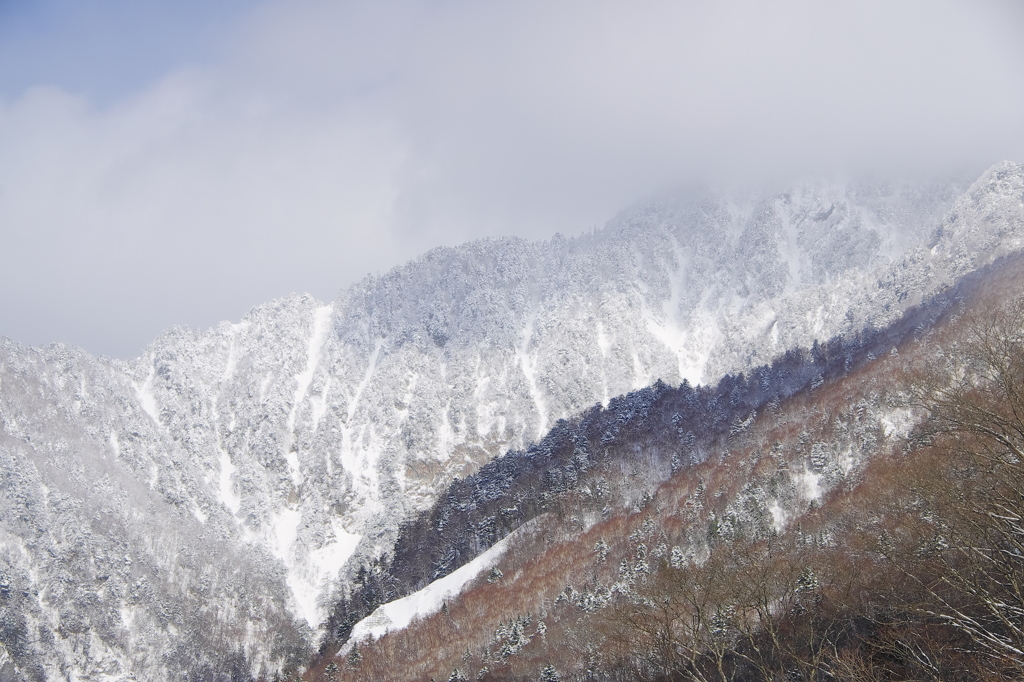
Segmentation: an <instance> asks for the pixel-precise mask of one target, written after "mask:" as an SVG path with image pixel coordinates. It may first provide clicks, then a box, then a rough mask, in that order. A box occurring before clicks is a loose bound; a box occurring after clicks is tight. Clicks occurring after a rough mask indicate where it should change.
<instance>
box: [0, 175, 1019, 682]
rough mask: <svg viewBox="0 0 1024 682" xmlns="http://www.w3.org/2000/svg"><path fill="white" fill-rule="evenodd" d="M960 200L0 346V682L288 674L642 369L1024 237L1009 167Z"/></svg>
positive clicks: (798, 323)
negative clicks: (207, 326)
mask: <svg viewBox="0 0 1024 682" xmlns="http://www.w3.org/2000/svg"><path fill="white" fill-rule="evenodd" d="M962 189H963V188H962V187H960V186H958V185H957V184H956V183H944V184H936V185H931V186H926V187H921V186H900V185H870V186H868V185H842V184H835V183H824V182H823V183H805V184H801V185H797V186H794V187H792V188H790V189H789V190H787V191H785V192H780V193H769V194H760V195H758V194H751V195H742V196H723V195H714V194H711V193H695V192H690V193H682V194H673V195H670V196H666V197H665V198H662V199H659V200H655V201H652V202H648V203H645V204H642V205H640V206H638V207H636V208H634V209H631V210H629V211H626V212H624V213H623V214H622V215H621V216H620V217H618V218H616V219H615V220H613V221H612V222H610V223H609V225H608V226H606V227H605V228H604V229H602V230H600V231H596V232H594V233H592V234H588V235H584V236H581V237H577V238H573V239H566V238H562V237H558V236H556V237H555V238H554V239H552V240H550V241H547V242H542V243H529V242H525V241H522V240H518V239H500V240H483V241H478V242H472V243H469V244H465V245H462V246H459V247H456V248H440V249H435V250H433V251H431V252H429V253H427V254H425V255H424V256H422V257H421V258H419V259H417V260H415V261H413V262H411V263H408V264H406V265H404V266H401V267H398V268H395V269H394V270H392V271H391V272H389V273H387V274H385V275H383V276H370V277H367V278H366V279H364V280H363V281H361V282H360V283H358V284H356V285H355V286H353V287H351V288H350V289H348V290H346V291H343V292H342V293H341V294H340V295H339V297H338V298H337V299H336V300H335V301H333V302H331V303H329V304H324V303H321V302H318V301H316V300H314V299H313V298H311V297H309V296H294V297H289V298H285V299H280V300H277V301H274V302H271V303H269V304H266V305H264V306H260V307H258V308H255V309H253V310H252V311H251V312H250V313H249V314H248V315H247V316H246V317H245V318H244V319H243V320H242V321H241V322H239V323H237V324H228V323H225V324H223V325H221V326H220V327H218V328H216V329H212V330H206V331H192V330H187V329H174V330H171V331H169V332H167V333H166V334H164V335H163V336H161V337H160V338H159V339H157V340H156V341H155V342H154V343H153V345H152V346H151V347H150V348H149V349H148V350H147V352H146V353H145V354H144V355H143V356H142V357H140V358H138V359H136V360H134V361H130V362H121V361H111V360H106V359H97V358H93V357H91V356H89V355H87V354H85V353H83V352H80V351H77V350H75V349H71V348H67V347H63V346H50V347H47V348H42V349H31V348H25V347H21V346H19V345H17V344H15V343H14V342H12V341H7V340H0V426H2V430H0V459H2V464H0V476H2V477H3V478H2V483H0V486H2V487H0V490H2V496H0V599H2V600H3V601H2V602H0V604H2V606H3V611H2V612H0V643H2V644H3V647H4V648H3V649H0V675H3V674H5V671H6V672H11V671H14V670H15V668H17V670H19V671H20V674H22V675H24V676H25V677H26V678H29V679H31V678H32V677H69V676H71V675H72V674H73V675H75V676H76V677H77V678H78V679H161V678H169V677H171V676H174V675H178V674H180V673H182V672H191V673H201V672H203V671H208V672H212V671H218V672H229V673H233V674H234V673H237V674H240V675H247V674H248V675H254V676H258V675H270V674H273V673H275V672H276V671H279V670H281V669H283V668H287V667H290V666H292V665H295V664H298V663H300V662H301V661H302V660H303V658H302V657H303V656H304V655H306V654H307V653H308V651H309V650H310V649H309V645H310V643H311V642H313V641H314V640H315V638H316V637H317V634H316V629H317V627H318V626H319V624H320V623H321V621H322V619H323V618H324V616H325V614H326V606H327V605H328V604H329V603H330V601H331V599H332V598H333V597H334V596H335V595H336V594H337V593H338V590H339V589H341V587H342V586H343V585H344V584H345V580H346V578H347V577H350V576H351V574H352V572H353V571H354V570H355V569H356V567H358V565H360V563H361V562H362V561H364V560H365V559H367V558H370V557H373V556H377V555H379V554H381V553H384V552H386V551H387V550H388V549H389V547H390V546H391V545H392V544H393V541H394V539H395V532H396V529H397V526H398V523H399V521H400V520H402V519H403V518H407V517H408V516H409V515H411V514H413V513H415V512H417V511H419V510H422V509H425V508H426V507H427V506H428V505H429V504H430V503H431V502H432V501H433V500H434V499H435V497H436V495H437V494H438V493H439V492H440V491H441V490H443V489H444V487H445V486H446V485H447V484H448V483H449V482H450V481H452V480H453V478H455V477H457V476H463V475H465V474H466V473H469V472H471V471H473V470H475V469H476V468H478V467H479V466H480V465H481V464H482V463H484V462H485V461H487V460H489V459H491V458H493V457H494V456H496V455H498V454H500V453H502V452H504V451H505V450H506V449H508V448H512V447H521V446H522V445H523V444H524V443H526V442H529V441H532V440H535V439H537V438H538V437H539V436H540V435H542V434H543V433H545V431H546V430H547V429H548V428H549V427H550V426H552V425H553V424H554V422H555V421H556V420H558V419H559V418H561V417H565V416H569V415H571V414H574V413H576V412H578V411H580V410H582V409H584V408H586V407H588V406H590V405H592V404H594V403H595V402H602V401H607V400H609V399H610V398H611V397H613V396H616V395H619V394H621V393H624V392H626V391H629V390H632V389H636V388H639V387H641V386H644V385H647V384H650V383H652V382H653V381H655V380H656V379H659V378H660V379H662V380H663V381H665V382H667V383H669V384H675V383H679V382H681V381H682V380H683V379H687V380H689V381H690V382H691V383H698V382H705V381H710V380H713V379H715V378H717V377H718V376H720V375H721V374H723V373H725V372H730V371H736V370H742V369H744V368H747V367H751V366H754V365H758V364H762V363H765V362H768V361H770V360H771V359H772V358H773V357H774V356H775V355H777V354H778V353H780V352H782V351H784V350H785V349H787V348H789V347H791V346H793V345H797V344H800V345H804V346H809V345H810V344H811V343H812V341H813V340H814V339H826V338H829V337H831V336H834V335H836V334H841V333H851V332H856V331H858V330H860V329H863V328H865V327H869V326H881V325H884V324H886V323H888V322H891V321H892V320H894V319H895V318H896V317H897V316H898V315H899V314H900V312H901V311H903V310H904V309H905V308H906V307H907V306H909V305H912V304H913V303H916V302H918V301H920V300H921V298H922V297H923V296H926V295H928V294H930V293H933V292H935V291H938V290H940V289H941V288H943V287H944V286H946V285H948V284H949V283H951V282H952V281H953V280H954V279H955V278H956V277H958V276H960V275H962V274H964V273H966V272H968V271H970V270H972V269H974V268H976V267H978V266H981V265H983V264H986V263H988V262H991V261H992V260H993V259H994V258H996V257H998V256H1000V255H1003V254H1005V253H1009V252H1011V251H1014V250H1017V249H1019V248H1021V247H1022V246H1024V169H1022V168H1021V167H1020V166H1018V165H1015V164H1010V163H1004V164H1000V165H998V166H996V167H994V168H992V169H990V170H989V171H988V172H986V173H985V174H984V175H983V176H982V177H981V178H980V179H979V180H978V181H977V182H975V183H974V184H973V185H972V186H971V187H970V189H968V190H967V191H966V193H963V194H960V193H961V191H962ZM11 674H14V673H11ZM15 679H17V678H15Z"/></svg>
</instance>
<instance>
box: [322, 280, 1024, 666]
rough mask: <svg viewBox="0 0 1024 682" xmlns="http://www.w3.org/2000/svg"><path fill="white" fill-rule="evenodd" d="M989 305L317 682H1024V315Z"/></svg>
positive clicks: (771, 417)
mask: <svg viewBox="0 0 1024 682" xmlns="http://www.w3.org/2000/svg"><path fill="white" fill-rule="evenodd" d="M1004 286H1005V287H1006V288H1007V289H1008V290H1010V291H1019V290H1020V276H1019V275H1018V276H1016V278H1015V279H1009V280H1006V281H1005V282H1004ZM996 294H997V295H992V296H990V300H988V301H987V302H986V303H984V304H982V303H975V304H972V306H973V307H974V308H975V310H976V311H977V312H974V313H972V314H969V315H964V316H963V317H961V318H959V319H955V320H953V321H952V322H950V323H948V324H946V325H944V326H943V327H942V328H941V329H938V330H935V331H934V332H933V333H932V334H931V335H930V336H929V337H928V338H927V339H925V340H923V341H918V342H914V343H911V344H907V345H904V346H902V347H900V348H899V349H898V352H896V353H894V354H893V355H892V356H890V357H885V358H883V359H880V360H879V361H877V362H874V363H871V364H869V365H866V366H864V367H861V368H860V369H857V370H855V371H853V372H852V373H850V374H848V375H847V376H846V377H844V378H843V379H842V380H840V381H836V382H833V383H826V384H825V385H823V386H821V387H820V388H819V389H817V390H815V391H808V392H802V393H800V394H798V395H797V396H795V397H794V398H793V399H791V400H789V401H787V402H785V403H783V404H782V405H781V406H778V407H775V408H773V409H770V410H765V411H764V412H763V413H762V414H760V415H758V417H757V419H756V421H755V422H754V423H753V424H752V425H751V426H750V427H749V428H747V429H745V430H744V431H742V432H741V433H738V434H736V435H735V436H734V437H731V438H730V439H729V441H728V442H727V443H725V444H723V446H722V447H721V448H719V450H718V452H717V453H716V454H715V455H714V456H712V457H709V458H708V459H707V460H706V461H704V462H703V463H701V464H698V465H695V466H693V467H691V468H689V469H686V470H684V471H683V472H681V473H679V474H677V475H676V476H674V477H673V478H671V479H670V480H668V481H667V482H666V483H664V484H663V485H661V486H660V487H659V488H658V489H657V492H656V493H655V494H654V495H653V496H652V497H647V498H644V499H643V500H642V501H641V503H636V504H633V505H631V506H628V507H626V508H621V507H617V508H613V509H605V510H604V513H601V514H598V515H595V514H594V513H589V512H588V513H582V512H581V513H580V515H579V516H578V517H577V516H574V515H573V509H574V506H573V504H572V500H571V498H566V501H565V502H564V503H563V504H561V505H559V508H558V509H559V510H560V511H558V510H556V511H555V512H549V513H547V514H545V515H543V516H541V517H540V518H538V519H537V520H536V521H535V522H534V523H533V524H531V525H530V527H529V529H528V530H526V531H524V532H521V533H519V534H518V535H517V536H516V537H515V538H514V542H513V543H512V546H511V549H510V550H509V551H508V553H507V554H506V555H505V556H504V557H503V559H502V560H501V562H500V563H499V565H498V567H499V569H500V570H501V572H502V574H503V577H502V578H501V579H500V580H497V581H495V582H493V583H489V582H487V581H486V580H484V576H481V578H480V579H479V580H478V581H477V582H476V583H475V584H474V585H473V586H472V589H468V590H467V591H466V592H465V593H464V594H463V595H461V596H460V597H459V598H458V599H456V600H453V601H452V602H451V603H449V604H447V605H446V609H445V610H444V611H443V612H441V613H438V614H435V615H434V616H432V617H430V618H427V619H425V620H423V621H420V622H418V623H415V624H413V626H411V627H409V628H407V629H405V630H403V631H400V632H395V633H391V634H388V635H386V636H384V637H382V638H381V639H379V640H376V641H373V642H364V643H361V644H359V645H358V646H357V649H356V650H357V651H358V652H359V654H358V656H351V655H349V656H347V657H346V656H339V657H334V658H330V657H328V658H326V659H324V660H322V661H321V662H320V663H319V664H318V665H317V666H316V667H315V668H313V669H312V670H310V671H309V673H307V678H309V679H339V680H341V679H344V680H383V679H387V680H399V679H410V680H411V679H417V680H429V679H435V680H439V681H440V680H448V679H450V678H451V677H452V676H453V675H455V673H456V671H458V673H459V674H461V675H464V677H465V678H467V679H488V680H537V679H541V677H542V674H543V670H544V669H545V667H546V666H551V667H552V668H553V669H554V670H557V671H558V672H559V673H560V675H561V677H562V679H566V680H568V679H610V680H640V679H643V680H677V679H678V680H700V681H703V680H708V681H710V680H723V681H724V680H783V679H785V680H849V681H851V682H852V681H864V682H867V681H873V680H892V679H902V680H994V679H1020V678H1021V677H1024V304H1022V303H1019V302H1014V303H1011V304H1008V305H1004V306H999V305H998V301H999V300H1000V299H1002V298H1004V296H1005V293H1004V292H996ZM900 419H904V420H906V421H908V422H909V421H913V422H915V423H917V427H916V430H915V431H914V432H913V433H912V434H909V435H910V437H909V438H906V437H905V436H906V435H907V434H905V433H900V432H899V429H898V428H897V427H898V426H899V424H898V423H896V422H899V421H900ZM632 473H633V472H631V471H630V470H628V469H626V470H622V471H620V475H621V476H622V477H623V479H622V480H619V481H612V483H613V484H618V485H622V486H624V487H628V484H629V481H628V477H629V476H630V475H632ZM812 482H813V485H812ZM815 487H817V488H819V489H820V490H815V489H814V488H815ZM816 493H817V494H816ZM580 508H581V509H583V508H585V505H580ZM357 659H358V660H357ZM328 666H333V667H331V668H330V670H328ZM550 670H551V668H549V672H550ZM455 679H458V677H456V678H455Z"/></svg>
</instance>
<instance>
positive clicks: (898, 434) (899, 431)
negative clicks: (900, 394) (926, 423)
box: [878, 407, 917, 438]
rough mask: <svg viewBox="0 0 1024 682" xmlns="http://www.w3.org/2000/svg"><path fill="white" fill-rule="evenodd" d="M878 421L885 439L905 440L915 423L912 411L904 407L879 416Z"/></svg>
mask: <svg viewBox="0 0 1024 682" xmlns="http://www.w3.org/2000/svg"><path fill="white" fill-rule="evenodd" d="M878 421H879V423H880V424H881V425H882V429H883V430H884V431H885V437H886V438H906V437H907V436H909V435H910V431H911V429H913V428H914V424H916V423H917V420H916V419H914V411H913V410H911V409H909V408H905V407H901V408H897V409H893V410H889V411H888V412H886V413H884V414H882V415H880V416H879V419H878Z"/></svg>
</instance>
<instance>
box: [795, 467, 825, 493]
mask: <svg viewBox="0 0 1024 682" xmlns="http://www.w3.org/2000/svg"><path fill="white" fill-rule="evenodd" d="M798 480H799V481H800V483H801V485H803V488H804V497H806V498H807V499H808V500H820V499H821V492H822V491H821V485H820V481H821V476H819V475H818V474H816V473H814V472H813V471H811V470H807V471H805V472H804V473H803V475H801V476H800V477H799V479H798Z"/></svg>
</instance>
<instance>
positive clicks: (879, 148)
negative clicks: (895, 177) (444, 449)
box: [0, 0, 1024, 358]
mask: <svg viewBox="0 0 1024 682" xmlns="http://www.w3.org/2000/svg"><path fill="white" fill-rule="evenodd" d="M1022 121H1024V12H1022V11H1021V10H1020V9H1019V8H1018V6H1017V5H1016V4H1014V3H1011V2H1006V3H999V2H959V3H956V2H942V1H937V0H919V1H914V2H912V1H907V2H898V3H894V2H870V1H864V0H860V1H857V2H829V3H823V2H773V3H763V2H729V3H718V4H715V5H714V6H710V5H709V3H703V2H692V3H684V2H631V3H625V2H621V3H619V2H601V1H600V0H591V1H588V2H582V1H580V2H572V1H565V2H561V1H556V2H552V1H550V0H547V1H544V2H539V1H536V2H535V1H532V0H523V1H521V2H516V3H478V2H468V1H466V2H453V1H441V2H374V3H344V2H317V1H312V0H310V1H305V0H288V1H281V2H274V1H270V2H246V1H243V0H231V1H229V2H222V3H200V2H196V1H193V0H188V1H186V2H178V3H173V4H172V3H165V4H161V3H158V2H156V0H139V1H137V2H127V1H125V0H120V1H115V0H103V1H99V0H98V1H97V2H92V3H89V4H88V9H83V4H82V3H75V2H73V1H72V0H48V1H45V2H37V3H35V4H33V5H32V6H31V7H27V6H21V5H18V4H17V3H13V2H4V1H3V0H0V249H2V251H0V253H2V254H3V258H2V261H0V262H2V264H3V266H2V268H0V287H2V289H0V291H2V296H0V335H6V336H10V337H12V338H13V339H15V340H16V341H19V342H21V343H26V344H32V345H39V344H45V343H49V342H53V341H61V342H67V343H72V344H75V345H79V346H82V347H84V348H85V349H87V350H89V351H91V352H94V353H98V354H105V355H109V356H113V357H124V358H128V357H132V356H135V355H137V354H139V353H141V352H142V351H143V349H144V348H145V346H146V344H147V343H148V342H149V341H151V340H152V339H153V338H154V337H155V336H156V335H157V334H159V332H160V331H162V330H163V329H166V328H167V327H170V326H172V325H177V324H185V325H189V326H193V327H208V326H212V325H214V324H215V323H217V322H218V321H220V320H223V319H232V320H237V319H239V318H240V317H241V316H242V315H243V314H244V313H245V312H246V310H247V309H248V308H249V307H251V306H252V305H255V304H258V303H261V302H264V301H267V300H270V299H272V298H274V297H277V296H282V295H285V294H288V293H290V292H303V291H307V292H310V293H312V294H313V295H315V296H317V297H318V298H320V299H322V300H330V299H333V298H334V297H335V296H336V295H337V293H338V291H339V290H340V289H341V288H343V287H345V286H347V285H349V284H351V283H352V282H354V281H356V280H358V279H359V278H361V277H363V276H364V275H366V274H367V273H370V272H381V271H384V270H386V269H388V268H390V267H392V266H394V265H397V264H399V263H401V262H403V261H405V260H406V259H408V258H411V257H413V256H415V255H417V254H418V253H421V252H422V251H424V250H426V249H428V248H431V247H433V246H437V245H441V244H456V243H459V242H462V241H465V240H468V239H473V238H477V237H482V236H486V235H506V234H508V235H521V236H524V237H527V238H535V239H536V238H546V237H549V236H550V235H551V234H553V233H554V232H556V231H557V232H562V233H564V234H576V233H579V232H581V231H584V230H589V229H591V228H593V227H594V226H595V225H600V224H602V223H604V222H605V221H606V220H607V219H608V218H610V217H611V216H612V215H613V214H614V213H615V212H616V211H617V210H619V209H621V208H623V207H624V206H626V205H628V204H630V203H632V202H634V201H636V200H637V199H639V198H641V197H643V196H644V195H646V194H648V193H651V192H655V191H659V190H662V189H665V188H671V187H674V186H677V185H680V184H685V183H688V182H693V181H701V182H712V183H748V182H762V181H766V180H769V181H785V180H788V179H791V178H795V177H798V176H804V175H818V174H830V175H833V174H859V173H886V174H932V173H947V172H980V171H981V170H983V169H984V168H985V167H987V166H988V165H990V164H991V163H994V162H996V161H999V160H1002V159H1006V158H1009V159H1014V160H1017V161H1024V126H1022V125H1021V122H1022Z"/></svg>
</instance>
